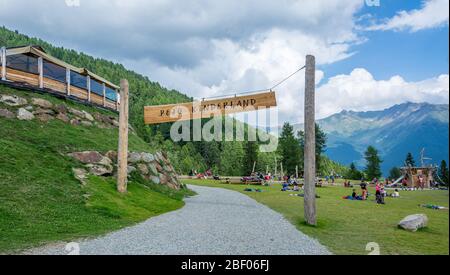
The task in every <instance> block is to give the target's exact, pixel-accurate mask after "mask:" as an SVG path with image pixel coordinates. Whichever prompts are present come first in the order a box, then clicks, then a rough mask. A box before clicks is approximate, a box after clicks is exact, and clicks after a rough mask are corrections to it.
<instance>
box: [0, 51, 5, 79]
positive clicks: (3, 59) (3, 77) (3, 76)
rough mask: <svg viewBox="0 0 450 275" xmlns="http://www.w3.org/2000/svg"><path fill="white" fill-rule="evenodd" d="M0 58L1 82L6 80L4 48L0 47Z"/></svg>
mask: <svg viewBox="0 0 450 275" xmlns="http://www.w3.org/2000/svg"><path fill="white" fill-rule="evenodd" d="M1 58H2V80H3V81H5V80H6V48H5V47H2V50H1Z"/></svg>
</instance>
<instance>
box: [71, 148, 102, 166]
mask: <svg viewBox="0 0 450 275" xmlns="http://www.w3.org/2000/svg"><path fill="white" fill-rule="evenodd" d="M69 156H70V157H72V158H74V159H76V160H78V161H79V162H82V163H84V164H101V162H102V161H103V160H104V157H103V156H102V155H101V154H100V153H99V152H96V151H86V152H76V153H71V154H69Z"/></svg>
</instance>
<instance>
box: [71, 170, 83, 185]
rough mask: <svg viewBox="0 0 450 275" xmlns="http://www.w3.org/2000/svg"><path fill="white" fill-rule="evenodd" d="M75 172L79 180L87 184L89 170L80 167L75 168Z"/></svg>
mask: <svg viewBox="0 0 450 275" xmlns="http://www.w3.org/2000/svg"><path fill="white" fill-rule="evenodd" d="M72 171H73V174H74V176H75V178H76V179H77V180H79V181H80V182H81V183H82V184H83V185H85V184H86V178H87V171H86V170H84V169H80V168H73V169H72Z"/></svg>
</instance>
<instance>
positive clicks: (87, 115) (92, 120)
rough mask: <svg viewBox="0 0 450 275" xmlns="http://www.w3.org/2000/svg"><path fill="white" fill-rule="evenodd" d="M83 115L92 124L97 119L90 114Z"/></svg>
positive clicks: (84, 112)
mask: <svg viewBox="0 0 450 275" xmlns="http://www.w3.org/2000/svg"><path fill="white" fill-rule="evenodd" d="M83 114H84V118H85V119H87V120H89V121H90V122H94V120H95V119H94V117H93V116H92V115H91V114H90V113H88V112H86V111H83Z"/></svg>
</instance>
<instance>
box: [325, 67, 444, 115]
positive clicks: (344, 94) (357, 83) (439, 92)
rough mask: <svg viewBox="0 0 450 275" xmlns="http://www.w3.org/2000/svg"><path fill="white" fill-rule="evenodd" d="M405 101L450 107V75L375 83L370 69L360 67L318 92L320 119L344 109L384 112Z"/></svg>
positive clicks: (332, 81)
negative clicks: (447, 105)
mask: <svg viewBox="0 0 450 275" xmlns="http://www.w3.org/2000/svg"><path fill="white" fill-rule="evenodd" d="M406 101H409V102H416V103H422V102H428V103H433V104H448V102H449V75H448V74H445V75H441V76H439V77H435V78H430V79H426V80H423V81H419V82H407V81H405V80H404V79H403V78H402V77H400V76H393V77H391V78H390V79H389V80H376V79H374V77H373V76H372V74H371V73H369V72H368V71H367V70H365V69H361V68H358V69H355V70H353V71H352V72H351V73H350V75H338V76H335V77H332V78H330V79H329V80H328V82H327V83H326V84H324V85H322V86H321V87H319V88H318V90H317V104H318V110H317V112H318V116H319V117H320V118H324V117H327V116H329V115H332V114H335V113H338V112H341V111H342V110H352V111H371V110H381V109H384V108H388V107H391V106H392V105H395V104H400V103H404V102H406Z"/></svg>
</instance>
